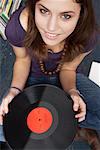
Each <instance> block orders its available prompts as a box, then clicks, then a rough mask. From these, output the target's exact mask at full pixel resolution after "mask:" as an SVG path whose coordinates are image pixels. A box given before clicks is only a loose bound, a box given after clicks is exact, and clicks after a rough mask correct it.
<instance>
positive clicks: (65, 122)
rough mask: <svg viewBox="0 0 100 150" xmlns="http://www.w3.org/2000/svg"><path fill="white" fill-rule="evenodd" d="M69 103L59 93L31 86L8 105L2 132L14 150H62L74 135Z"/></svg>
mask: <svg viewBox="0 0 100 150" xmlns="http://www.w3.org/2000/svg"><path fill="white" fill-rule="evenodd" d="M72 107H73V101H72V99H71V98H70V97H69V96H68V95H67V93H65V92H64V91H63V90H62V89H60V88H58V87H56V86H53V85H48V84H39V85H33V86H31V87H28V88H26V89H25V90H24V91H23V92H21V93H20V94H18V95H17V96H16V97H15V98H14V99H13V100H12V102H11V103H10V104H9V113H8V114H6V115H5V117H4V121H3V130H4V135H5V139H6V141H7V143H8V145H9V146H10V148H11V149H14V150H18V149H20V150H29V149H33V150H38V149H40V150H64V149H66V148H67V147H68V146H69V145H70V144H71V143H72V141H73V139H74V137H75V135H76V132H77V120H76V119H75V112H74V111H73V108H72Z"/></svg>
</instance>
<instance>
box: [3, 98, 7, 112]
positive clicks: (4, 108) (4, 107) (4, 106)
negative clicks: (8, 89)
mask: <svg viewBox="0 0 100 150" xmlns="http://www.w3.org/2000/svg"><path fill="white" fill-rule="evenodd" d="M3 111H4V113H5V114H7V113H8V100H7V101H5V102H4V103H3Z"/></svg>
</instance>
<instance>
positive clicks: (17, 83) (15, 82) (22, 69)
mask: <svg viewBox="0 0 100 150" xmlns="http://www.w3.org/2000/svg"><path fill="white" fill-rule="evenodd" d="M12 47H13V50H14V53H15V56H16V59H15V63H14V68H13V78H12V82H11V87H17V88H19V89H20V90H22V89H23V88H24V86H25V83H26V80H27V77H28V75H29V71H30V64H31V59H30V57H29V55H28V53H27V50H26V49H25V48H19V47H15V46H12ZM19 92H20V91H19V90H18V89H15V88H10V89H9V91H8V94H7V95H6V96H5V97H4V98H3V100H2V103H1V105H0V124H2V122H3V116H4V114H5V113H8V105H9V103H10V102H11V101H12V99H13V98H14V97H15V96H16V95H17V94H18V93H19Z"/></svg>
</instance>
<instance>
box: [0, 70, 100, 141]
mask: <svg viewBox="0 0 100 150" xmlns="http://www.w3.org/2000/svg"><path fill="white" fill-rule="evenodd" d="M36 84H52V85H55V86H58V87H60V88H61V84H60V82H59V78H58V77H55V76H54V77H41V78H39V79H37V78H33V77H32V78H29V80H28V86H31V85H36ZM76 85H77V89H78V90H79V91H80V93H81V94H82V95H83V96H84V99H83V100H84V101H85V103H86V105H87V115H86V119H85V120H84V121H82V122H81V123H79V126H80V127H82V128H91V129H94V130H96V131H99V132H100V87H99V86H97V85H96V84H95V83H94V82H92V81H91V80H89V79H88V77H86V76H84V75H82V74H79V73H77V80H76ZM0 141H4V137H3V132H2V126H0Z"/></svg>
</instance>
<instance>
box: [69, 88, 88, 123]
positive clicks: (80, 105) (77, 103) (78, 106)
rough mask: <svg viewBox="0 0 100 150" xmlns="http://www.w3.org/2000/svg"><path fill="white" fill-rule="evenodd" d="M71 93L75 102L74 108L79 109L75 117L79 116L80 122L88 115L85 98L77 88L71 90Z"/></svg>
mask: <svg viewBox="0 0 100 150" xmlns="http://www.w3.org/2000/svg"><path fill="white" fill-rule="evenodd" d="M69 94H70V96H71V98H72V100H73V102H74V104H73V110H74V111H78V114H76V115H75V118H78V122H81V121H83V120H85V115H86V104H85V103H84V101H83V99H82V98H81V97H80V95H79V92H78V91H77V90H74V89H73V90H70V91H69Z"/></svg>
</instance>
